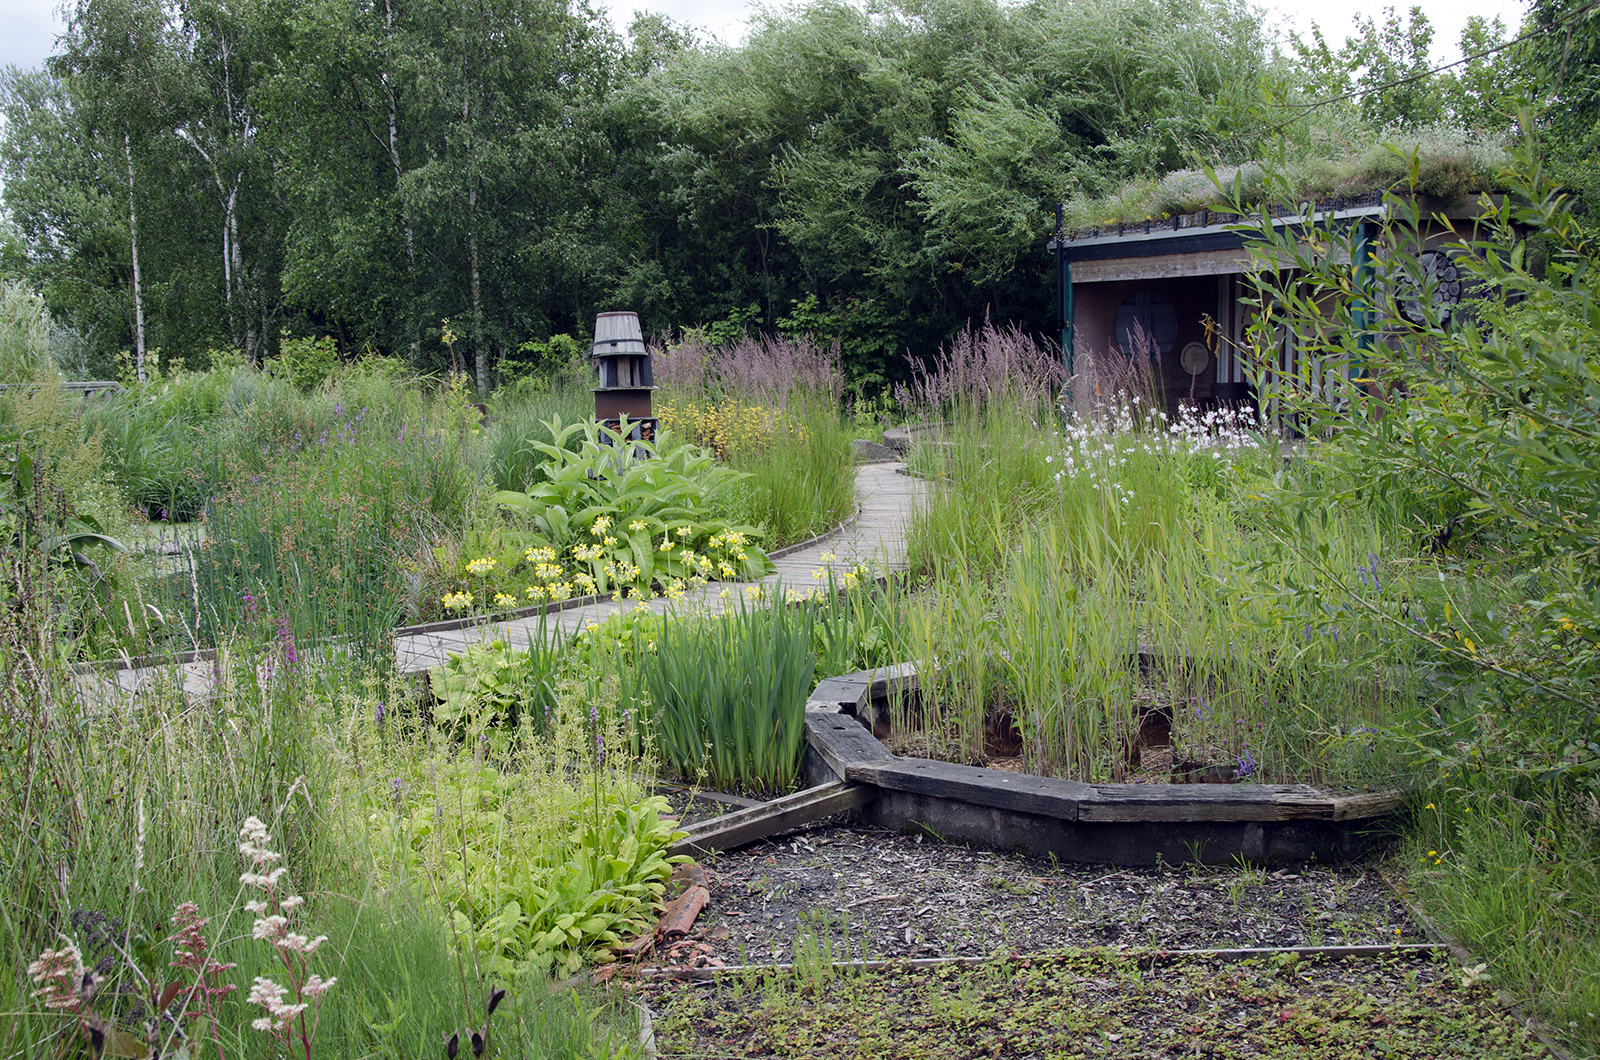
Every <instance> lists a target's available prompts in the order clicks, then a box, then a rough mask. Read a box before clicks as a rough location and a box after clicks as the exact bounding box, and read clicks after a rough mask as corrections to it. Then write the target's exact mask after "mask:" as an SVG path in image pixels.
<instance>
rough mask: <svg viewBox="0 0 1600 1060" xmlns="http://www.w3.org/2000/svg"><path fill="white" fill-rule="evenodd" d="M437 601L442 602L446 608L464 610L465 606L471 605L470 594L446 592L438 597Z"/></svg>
mask: <svg viewBox="0 0 1600 1060" xmlns="http://www.w3.org/2000/svg"><path fill="white" fill-rule="evenodd" d="M439 602H440V603H442V604H444V606H445V609H446V610H449V611H465V610H466V609H467V608H469V607H471V606H472V594H471V593H446V594H445V595H444V596H442V597H440V598H439Z"/></svg>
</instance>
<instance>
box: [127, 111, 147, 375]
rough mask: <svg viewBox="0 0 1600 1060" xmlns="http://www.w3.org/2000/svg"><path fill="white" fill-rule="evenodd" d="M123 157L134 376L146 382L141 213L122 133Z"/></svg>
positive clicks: (129, 150)
mask: <svg viewBox="0 0 1600 1060" xmlns="http://www.w3.org/2000/svg"><path fill="white" fill-rule="evenodd" d="M122 157H123V159H124V160H125V161H126V162H127V164H128V249H129V253H130V256H131V257H132V259H133V376H134V378H135V379H137V380H138V381H139V382H141V383H143V382H146V379H145V369H144V292H143V291H142V290H141V289H140V286H139V214H138V210H137V208H136V207H135V205H134V201H133V142H132V139H131V138H130V137H129V135H128V134H127V133H126V132H124V133H123V134H122Z"/></svg>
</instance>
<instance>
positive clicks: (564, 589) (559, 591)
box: [550, 582, 572, 600]
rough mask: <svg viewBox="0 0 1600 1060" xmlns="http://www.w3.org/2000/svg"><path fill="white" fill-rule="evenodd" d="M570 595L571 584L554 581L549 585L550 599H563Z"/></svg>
mask: <svg viewBox="0 0 1600 1060" xmlns="http://www.w3.org/2000/svg"><path fill="white" fill-rule="evenodd" d="M571 595H572V586H571V585H569V584H568V583H566V582H556V583H555V584H554V585H552V586H550V599H552V600H565V599H566V598H567V597H569V596H571Z"/></svg>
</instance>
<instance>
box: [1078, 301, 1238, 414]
mask: <svg viewBox="0 0 1600 1060" xmlns="http://www.w3.org/2000/svg"><path fill="white" fill-rule="evenodd" d="M1230 281H1231V277H1224V278H1223V282H1224V283H1227V282H1230ZM1140 290H1149V291H1151V292H1152V293H1154V294H1157V295H1160V296H1161V297H1162V298H1165V299H1166V300H1167V302H1168V303H1169V304H1171V306H1172V309H1173V312H1174V313H1175V314H1176V316H1177V318H1178V333H1177V337H1176V338H1175V339H1174V340H1173V343H1172V349H1171V350H1169V351H1168V352H1167V353H1166V354H1165V355H1164V356H1163V357H1162V358H1161V361H1160V363H1159V364H1157V365H1156V366H1155V373H1154V378H1153V380H1152V381H1153V382H1154V383H1155V385H1156V388H1157V390H1158V392H1159V393H1160V395H1161V397H1162V400H1163V402H1164V404H1165V405H1166V407H1167V410H1168V415H1172V414H1173V413H1174V412H1176V410H1177V407H1178V405H1179V403H1180V402H1181V403H1188V404H1194V405H1198V406H1201V407H1207V406H1210V405H1212V404H1214V403H1215V402H1216V401H1217V400H1218V399H1219V398H1225V397H1227V396H1228V394H1227V393H1223V392H1219V391H1218V387H1217V360H1216V355H1215V352H1214V351H1215V343H1214V342H1213V343H1207V341H1206V330H1205V318H1206V317H1207V316H1210V317H1211V319H1212V320H1215V321H1217V323H1218V324H1219V325H1220V326H1221V327H1222V328H1223V332H1222V336H1224V337H1225V336H1227V335H1229V334H1230V331H1229V327H1230V324H1229V321H1228V320H1226V319H1219V318H1218V314H1219V299H1218V277H1216V276H1185V277H1178V278H1175V279H1149V280H1114V281H1110V282H1106V283H1077V284H1073V288H1072V299H1073V302H1072V310H1073V313H1072V316H1073V343H1072V349H1073V356H1074V358H1075V359H1076V360H1077V361H1078V362H1079V363H1083V362H1084V361H1085V360H1086V359H1090V358H1096V357H1103V356H1108V355H1113V356H1122V354H1121V353H1120V352H1115V351H1113V349H1112V347H1113V345H1114V343H1115V338H1114V336H1113V334H1112V328H1113V326H1114V324H1115V321H1116V318H1117V309H1118V308H1119V307H1120V306H1121V305H1122V303H1123V302H1124V301H1125V300H1126V299H1127V298H1128V297H1129V296H1131V295H1133V294H1135V293H1136V292H1138V291H1140ZM1220 311H1221V312H1223V313H1224V314H1231V296H1230V298H1229V300H1228V301H1227V302H1226V303H1223V304H1222V305H1221V306H1220ZM1191 342H1198V343H1201V344H1203V345H1206V346H1207V347H1208V349H1212V350H1213V353H1212V356H1211V359H1210V361H1209V362H1208V363H1207V365H1206V367H1205V368H1204V369H1203V370H1202V371H1201V372H1200V374H1199V375H1190V374H1189V373H1188V372H1187V371H1185V370H1184V368H1183V365H1182V364H1180V363H1179V354H1180V353H1181V352H1182V351H1183V348H1184V347H1185V346H1187V345H1188V344H1189V343H1191ZM1230 389H1231V388H1230ZM1242 396H1243V395H1242V392H1241V393H1240V394H1239V397H1242ZM1237 399H1238V398H1237V397H1235V398H1233V400H1237Z"/></svg>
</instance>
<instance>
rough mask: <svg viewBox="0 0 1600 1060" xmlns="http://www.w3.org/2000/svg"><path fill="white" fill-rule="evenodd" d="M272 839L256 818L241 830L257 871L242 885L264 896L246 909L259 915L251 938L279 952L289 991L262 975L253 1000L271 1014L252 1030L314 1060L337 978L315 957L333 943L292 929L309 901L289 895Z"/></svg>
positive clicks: (242, 847)
mask: <svg viewBox="0 0 1600 1060" xmlns="http://www.w3.org/2000/svg"><path fill="white" fill-rule="evenodd" d="M267 839H268V836H267V826H266V825H265V824H262V823H261V821H260V820H258V819H257V818H255V817H249V818H246V819H245V822H244V824H243V825H242V826H241V827H240V829H239V853H240V854H242V855H243V856H244V858H245V859H246V860H247V861H249V862H250V863H251V866H252V868H251V869H250V871H248V872H246V873H244V874H243V875H242V876H240V877H239V882H240V883H241V884H243V885H244V886H245V887H250V888H254V889H256V890H257V891H259V892H260V895H261V896H260V897H258V898H252V899H251V900H250V901H247V902H245V904H244V907H245V909H246V910H247V911H248V912H251V913H254V914H255V916H256V921H255V926H254V928H253V929H252V931H251V935H252V936H253V937H254V938H257V939H260V940H261V941H263V942H267V943H270V944H271V945H272V946H273V947H274V949H275V950H276V951H277V955H278V957H279V959H280V960H282V962H283V971H284V976H285V978H286V979H287V980H288V986H284V985H282V984H280V983H278V982H277V981H275V980H273V979H269V978H267V977H266V976H263V975H258V976H256V978H255V983H254V985H253V986H251V988H250V996H249V1001H250V1002H251V1004H255V1005H260V1006H261V1007H262V1008H263V1009H265V1010H266V1015H264V1016H261V1017H259V1018H257V1019H256V1020H254V1021H253V1022H252V1023H251V1026H252V1027H254V1028H255V1029H256V1030H258V1031H264V1032H266V1033H268V1034H272V1035H274V1036H276V1037H278V1038H280V1039H281V1040H282V1041H283V1044H284V1047H285V1048H286V1049H288V1050H290V1051H292V1052H294V1053H297V1054H301V1055H304V1056H307V1057H309V1056H310V1055H311V1043H312V1041H313V1040H314V1039H315V1038H316V1036H317V1016H318V1014H319V1013H320V1011H321V1008H322V999H323V997H324V996H325V995H326V994H327V992H328V990H329V989H331V988H332V986H333V984H334V983H336V982H337V981H338V979H337V978H329V979H324V978H322V976H320V975H317V974H315V973H312V972H311V971H310V969H309V967H308V965H309V961H310V958H311V955H312V954H313V953H315V952H316V951H317V949H318V948H319V947H320V946H321V945H322V944H323V943H324V942H326V941H328V936H326V935H318V936H317V937H316V938H307V937H306V936H305V935H302V934H299V933H298V932H295V931H293V930H291V928H292V927H293V921H294V917H295V914H296V913H297V912H298V910H299V909H300V907H301V906H302V905H303V904H304V903H305V899H304V898H302V897H301V896H300V895H298V894H292V893H289V892H288V888H287V887H285V886H283V878H284V875H285V874H286V873H287V872H288V867H287V866H284V865H278V866H277V867H276V868H274V867H273V864H274V862H276V861H278V859H279V857H280V855H279V854H277V853H276V852H274V851H272V850H269V849H267ZM308 1010H309V1013H310V1018H309V1019H308V1018H307V1012H308Z"/></svg>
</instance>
